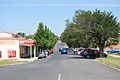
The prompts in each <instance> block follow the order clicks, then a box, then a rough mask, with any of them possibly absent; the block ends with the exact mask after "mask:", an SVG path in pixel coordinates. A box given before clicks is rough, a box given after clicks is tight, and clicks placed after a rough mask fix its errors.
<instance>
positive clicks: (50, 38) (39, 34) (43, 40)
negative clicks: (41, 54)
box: [34, 23, 57, 49]
mask: <svg viewBox="0 0 120 80" xmlns="http://www.w3.org/2000/svg"><path fill="white" fill-rule="evenodd" d="M34 39H35V40H36V42H37V47H38V48H41V49H50V48H53V47H54V45H55V43H56V41H57V36H55V35H54V33H53V32H51V31H50V30H49V28H48V27H47V26H46V25H43V23H39V26H38V29H37V31H36V33H35V35H34Z"/></svg>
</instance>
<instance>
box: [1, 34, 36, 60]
mask: <svg viewBox="0 0 120 80" xmlns="http://www.w3.org/2000/svg"><path fill="white" fill-rule="evenodd" d="M33 57H36V45H35V41H34V40H32V39H27V38H25V37H21V36H20V35H18V34H14V33H8V32H1V33H0V59H20V58H33Z"/></svg>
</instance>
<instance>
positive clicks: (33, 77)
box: [0, 44, 120, 80]
mask: <svg viewBox="0 0 120 80" xmlns="http://www.w3.org/2000/svg"><path fill="white" fill-rule="evenodd" d="M59 45H60V44H58V45H56V48H57V49H58V48H59V47H61V46H59ZM0 80H120V71H118V70H115V69H113V68H110V67H107V66H105V65H103V64H100V63H98V62H96V61H95V60H94V59H83V58H81V57H80V56H77V55H72V54H70V55H60V54H59V52H58V51H57V50H56V52H55V53H54V54H53V55H51V56H49V57H47V58H45V59H39V60H36V61H34V62H31V63H28V64H21V65H11V66H0Z"/></svg>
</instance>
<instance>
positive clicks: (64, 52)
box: [59, 48, 68, 54]
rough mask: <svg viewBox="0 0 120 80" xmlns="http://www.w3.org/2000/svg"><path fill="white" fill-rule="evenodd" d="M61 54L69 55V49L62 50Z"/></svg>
mask: <svg viewBox="0 0 120 80" xmlns="http://www.w3.org/2000/svg"><path fill="white" fill-rule="evenodd" d="M59 52H60V53H61V54H68V48H61V49H60V50H59Z"/></svg>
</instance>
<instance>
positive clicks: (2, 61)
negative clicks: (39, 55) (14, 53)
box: [0, 60, 28, 65]
mask: <svg viewBox="0 0 120 80" xmlns="http://www.w3.org/2000/svg"><path fill="white" fill-rule="evenodd" d="M27 62H28V61H18V60H0V65H12V64H24V63H27Z"/></svg>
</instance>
